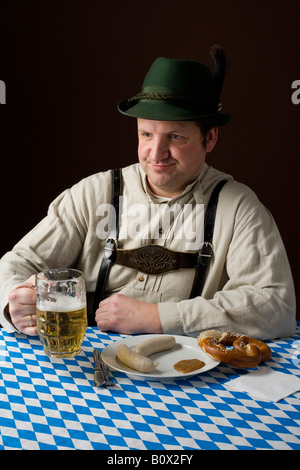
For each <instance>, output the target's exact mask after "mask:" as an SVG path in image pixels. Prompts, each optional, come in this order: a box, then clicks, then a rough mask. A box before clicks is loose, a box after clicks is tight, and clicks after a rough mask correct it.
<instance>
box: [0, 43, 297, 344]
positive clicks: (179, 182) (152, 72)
mask: <svg viewBox="0 0 300 470" xmlns="http://www.w3.org/2000/svg"><path fill="white" fill-rule="evenodd" d="M212 57H213V64H214V75H213V74H212V73H211V72H210V70H209V69H208V68H207V67H206V66H205V65H203V64H201V63H199V62H196V61H188V60H172V59H165V58H159V59H157V60H156V61H155V62H154V63H153V64H152V66H151V67H150V69H149V71H148V73H147V75H146V77H145V80H144V83H143V87H142V90H141V93H138V94H137V95H136V96H134V97H132V98H130V99H128V100H124V101H123V102H121V103H120V104H119V111H120V112H121V113H123V114H125V115H128V116H131V117H135V118H137V126H138V138H139V145H138V157H139V163H138V164H135V165H131V166H129V167H126V168H124V169H123V170H122V176H121V178H122V190H121V199H119V200H120V201H121V204H120V207H121V208H120V210H119V209H118V208H117V213H120V220H119V224H120V227H119V234H118V242H117V243H115V240H114V239H115V238H116V235H115V234H114V236H113V237H111V236H110V234H109V233H108V232H107V224H106V222H107V220H108V219H106V218H105V211H104V209H105V208H107V207H110V204H111V202H112V185H113V182H112V173H111V172H110V171H109V172H102V173H99V174H97V175H93V176H90V177H89V178H85V179H84V180H82V181H81V182H79V183H78V184H77V185H75V186H74V187H72V188H71V189H69V190H66V191H65V192H64V193H63V194H61V195H60V196H59V197H58V198H57V199H56V200H55V201H54V202H53V203H52V204H51V205H50V207H49V211H48V215H47V217H45V219H44V220H42V221H41V222H40V223H39V224H38V225H37V227H35V228H34V229H33V230H32V231H31V232H30V233H29V234H28V235H27V236H25V237H24V238H23V239H22V240H21V241H20V242H19V243H18V244H17V245H16V246H15V247H14V249H13V250H12V251H11V252H9V253H7V254H6V255H5V256H4V257H3V258H2V260H1V262H0V276H1V278H0V281H1V282H0V286H1V303H2V305H1V312H2V319H1V324H2V325H3V326H4V327H6V328H7V329H8V330H9V331H15V330H18V331H21V332H24V333H26V334H29V335H34V334H37V330H36V315H35V304H36V296H35V291H34V289H33V286H34V274H35V273H36V272H39V271H42V270H46V269H49V268H53V267H59V266H64V267H66V266H69V267H70V266H72V267H77V268H78V269H81V270H82V271H83V272H84V273H85V276H86V283H87V290H88V292H91V293H93V292H94V291H95V289H96V280H97V276H98V271H99V267H100V264H101V260H102V259H103V264H105V263H107V260H108V259H110V253H111V251H110V250H114V249H115V250H116V251H114V258H113V262H112V263H111V265H110V266H109V268H108V269H109V270H108V274H107V278H106V274H105V276H104V277H103V279H104V278H105V282H101V283H100V284H102V285H100V289H101V288H103V294H101V295H100V297H99V301H97V298H98V297H97V295H99V290H98V288H99V286H98V287H97V289H96V291H97V294H96V304H95V307H94V311H93V312H92V313H93V315H95V321H96V324H97V326H98V327H99V329H101V330H102V331H108V330H113V331H116V332H121V333H126V334H133V333H170V334H183V335H194V336H196V335H198V334H199V332H200V331H202V330H206V329H219V330H223V331H225V330H231V331H238V332H242V333H245V334H247V335H251V336H253V337H257V338H261V339H264V340H266V339H271V338H276V337H278V336H287V335H290V334H293V332H294V331H295V324H296V322H295V295H294V288H293V280H292V276H291V272H290V267H289V263H288V260H287V257H286V253H285V250H284V246H283V244H282V240H281V238H280V235H279V233H278V230H277V228H276V225H275V222H274V220H273V218H272V216H271V215H270V214H269V212H268V211H267V210H266V209H265V208H264V206H263V205H262V204H261V203H260V202H259V201H258V199H257V197H256V196H255V194H254V193H253V192H252V191H251V190H250V189H249V188H248V187H246V186H245V185H243V184H240V183H238V182H236V181H234V179H233V178H232V177H231V176H229V175H225V174H224V173H222V172H219V171H217V170H215V169H214V168H212V167H209V166H208V165H207V163H206V155H207V154H208V153H209V152H211V151H212V149H213V148H214V146H215V144H216V142H217V139H218V126H222V125H225V124H227V123H228V121H229V119H230V116H229V115H228V114H222V113H221V112H220V111H221V104H220V95H221V89H222V84H223V80H224V75H225V65H226V61H225V56H224V54H223V51H222V49H220V48H217V47H215V48H213V50H212ZM224 179H225V180H226V184H225V185H224V186H223V188H222V189H221V190H220V194H219V201H218V205H217V210H216V215H215V222H214V223H213V222H212V225H213V224H214V232H213V238H212V240H211V241H210V242H208V241H207V240H202V239H201V240H199V233H201V234H202V226H201V227H200V226H199V223H198V222H199V217H200V215H201V210H200V211H199V208H201V207H202V208H203V207H204V209H205V211H206V210H207V206H208V203H209V199H210V196H211V194H212V192H213V189H214V188H215V187H216V185H217V183H219V182H220V181H221V180H224ZM118 197H119V196H118ZM187 209H189V210H190V212H188V210H187ZM111 214H113V209H111ZM183 214H184V218H183ZM189 217H190V218H189ZM209 217H210V218H212V220H213V216H211V215H210V216H209ZM200 218H201V217H200ZM166 220H167V221H168V223H166ZM201 220H203V219H201ZM188 221H189V222H188ZM190 222H191V225H188V224H189V223H190ZM195 224H196V229H194V228H192V227H195ZM187 227H189V230H187ZM183 228H184V230H183ZM106 238H108V241H106ZM203 241H204V242H205V243H204V244H203ZM107 243H108V244H109V243H111V245H110V246H108V245H107ZM199 250H200V251H199ZM107 253H108V254H107ZM198 253H199V254H198ZM199 255H200V256H199ZM199 260H200V261H199ZM206 261H210V263H209V265H208V268H207V271H205V269H204V270H203V266H204V265H206V264H208V263H206ZM168 263H169V266H171V268H169V267H168ZM172 263H173V264H172ZM175 265H176V267H175ZM197 273H198V275H199V276H200V275H202V277H203V278H202V279H201V280H200V281H201V282H200V283H199V282H198V281H197V282H196V281H195V276H196V274H197ZM101 276H102V274H101ZM101 276H100V278H101ZM197 279H198V278H197ZM201 283H202V286H203V288H202V287H199V286H201ZM194 285H195V286H196V288H195V290H194V288H193V286H194ZM191 293H192V294H191Z"/></svg>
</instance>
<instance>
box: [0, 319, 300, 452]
mask: <svg viewBox="0 0 300 470" xmlns="http://www.w3.org/2000/svg"><path fill="white" fill-rule="evenodd" d="M119 338H120V336H119V335H117V334H105V333H101V332H100V331H99V330H98V329H97V328H88V329H87V331H86V335H85V339H84V343H83V349H82V352H81V354H80V355H78V356H77V357H75V358H72V359H64V360H63V359H55V360H53V359H52V360H50V359H49V358H48V357H47V356H46V355H45V354H44V352H43V348H42V345H41V342H40V340H39V338H38V337H27V336H25V335H21V334H8V333H6V332H5V331H0V371H1V373H0V449H87V450H88V449H91V450H92V449H95V450H96V449H110V450H122V449H123V450H129V449H130V450H134V449H137V450H147V449H148V450H152V451H153V450H155V451H158V450H164V451H166V450H168V451H180V450H181V451H182V450H192V451H193V450H198V449H221V450H223V449H300V392H298V393H296V394H294V395H291V396H289V397H287V398H286V399H283V400H281V401H279V402H277V403H271V402H265V401H264V402H263V401H257V400H253V399H252V398H251V397H250V396H249V395H247V394H246V393H242V392H235V391H229V390H228V389H226V387H225V384H226V382H228V380H230V379H232V378H235V377H238V376H239V375H240V374H242V373H245V371H241V370H239V369H232V368H230V367H229V366H226V365H224V364H220V365H219V366H218V367H216V368H215V369H212V370H211V371H209V372H206V373H203V374H199V375H196V376H194V377H193V378H191V379H189V380H184V379H181V380H173V381H165V382H164V381H149V380H139V379H134V378H129V377H127V376H126V375H125V374H123V373H121V372H113V376H114V377H115V379H116V382H117V385H116V386H115V387H111V388H104V387H101V388H98V389H96V388H95V387H94V383H93V379H94V376H93V372H94V368H93V349H94V348H98V349H100V350H101V349H103V348H104V347H105V346H106V345H108V344H110V343H111V342H112V341H116V340H117V339H119ZM269 345H270V346H271V348H272V350H273V356H272V358H271V360H270V362H269V363H268V366H271V367H272V368H273V369H275V370H276V371H281V372H284V373H287V374H294V375H298V376H299V375H300V358H299V356H300V328H299V325H298V329H297V334H296V335H295V336H293V337H292V338H284V339H281V340H278V341H275V342H272V343H269Z"/></svg>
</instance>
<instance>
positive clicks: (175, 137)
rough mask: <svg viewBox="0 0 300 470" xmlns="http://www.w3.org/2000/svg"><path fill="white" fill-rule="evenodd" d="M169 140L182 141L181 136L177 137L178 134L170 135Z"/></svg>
mask: <svg viewBox="0 0 300 470" xmlns="http://www.w3.org/2000/svg"><path fill="white" fill-rule="evenodd" d="M171 139H173V140H179V139H182V136H181V135H178V134H172V135H171Z"/></svg>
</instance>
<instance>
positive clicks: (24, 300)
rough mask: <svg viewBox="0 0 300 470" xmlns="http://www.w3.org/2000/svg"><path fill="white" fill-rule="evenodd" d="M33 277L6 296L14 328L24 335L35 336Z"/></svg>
mask: <svg viewBox="0 0 300 470" xmlns="http://www.w3.org/2000/svg"><path fill="white" fill-rule="evenodd" d="M34 284H35V276H31V277H30V278H29V279H27V281H25V282H24V283H23V284H20V285H19V286H18V287H16V288H15V289H13V290H11V291H10V293H9V294H8V302H9V303H8V309H9V313H10V317H11V321H12V323H13V324H14V326H15V327H16V328H17V329H18V330H19V331H20V332H21V333H25V334H26V335H31V336H34V335H37V334H38V332H37V328H36V294H35V291H34V289H33V287H34Z"/></svg>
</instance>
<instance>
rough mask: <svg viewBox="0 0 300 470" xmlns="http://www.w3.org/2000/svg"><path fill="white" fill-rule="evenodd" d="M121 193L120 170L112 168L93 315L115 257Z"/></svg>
mask: <svg viewBox="0 0 300 470" xmlns="http://www.w3.org/2000/svg"><path fill="white" fill-rule="evenodd" d="M120 194H121V170H120V169H116V170H113V178H112V203H113V207H114V209H115V210H112V212H111V214H110V221H109V229H108V238H107V240H106V242H105V247H104V254H103V259H102V262H101V266H100V269H99V274H98V278H97V283H96V289H95V295H94V302H93V311H92V314H93V315H94V314H95V312H96V310H97V308H98V306H99V303H100V301H101V300H102V297H103V292H104V288H105V284H106V281H107V276H108V273H109V270H110V267H111V264H112V262H113V261H114V260H115V257H116V249H117V240H118V233H119V196H120ZM92 324H93V325H96V323H95V319H94V317H93V318H89V325H91V326H92Z"/></svg>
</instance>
